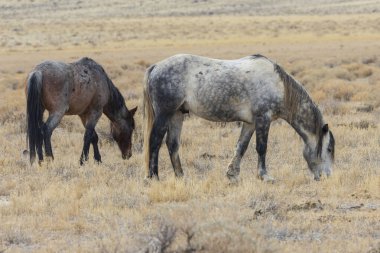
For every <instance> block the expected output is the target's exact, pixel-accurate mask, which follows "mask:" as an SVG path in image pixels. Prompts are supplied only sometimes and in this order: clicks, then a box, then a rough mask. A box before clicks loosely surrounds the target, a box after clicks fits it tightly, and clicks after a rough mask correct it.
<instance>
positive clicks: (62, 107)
mask: <svg viewBox="0 0 380 253" xmlns="http://www.w3.org/2000/svg"><path fill="white" fill-rule="evenodd" d="M25 93H26V96H27V126H28V129H27V135H28V137H27V141H28V142H29V150H30V151H29V154H30V162H31V163H33V161H34V160H35V156H36V151H37V154H38V158H39V162H41V161H42V160H43V154H42V146H43V144H45V154H46V156H47V157H50V158H51V159H53V151H52V148H51V135H52V132H53V130H54V129H55V128H56V127H57V126H58V124H59V122H60V121H61V119H62V117H63V116H64V115H79V117H80V119H81V121H82V123H83V126H84V127H85V128H86V131H85V134H84V144H83V150H82V155H81V157H80V164H81V165H82V164H83V162H84V160H88V153H89V149H90V144H92V145H93V148H94V158H95V160H96V161H97V162H101V156H100V153H99V149H98V135H97V133H96V131H95V125H96V123H97V122H98V120H99V118H100V116H101V115H102V113H103V112H104V114H105V115H106V116H107V117H108V118H109V119H110V120H111V132H112V136H113V138H114V139H115V140H116V142H117V143H118V146H119V148H120V150H121V153H122V157H123V159H126V158H129V157H130V156H131V155H132V149H131V146H132V143H131V136H132V132H133V129H134V128H135V122H134V119H133V115H134V114H135V112H136V109H137V108H134V109H132V110H130V111H129V110H128V109H127V107H126V106H125V101H124V98H123V96H122V95H121V93H120V92H119V90H118V89H117V88H116V87H115V85H114V84H113V83H112V81H111V80H110V79H109V78H108V76H107V74H106V72H105V71H104V69H103V68H102V66H100V65H99V64H98V63H96V62H95V61H94V60H92V59H89V58H87V57H85V58H82V59H80V60H79V61H77V62H73V63H70V64H66V63H63V62H57V61H45V62H43V63H41V64H39V65H37V66H36V67H35V68H34V69H33V70H32V72H31V73H30V74H29V76H28V79H27V82H26V86H25ZM45 109H46V110H48V111H49V117H48V119H47V121H46V123H44V122H43V113H44V111H45Z"/></svg>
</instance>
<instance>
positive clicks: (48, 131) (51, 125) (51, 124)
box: [42, 112, 65, 159]
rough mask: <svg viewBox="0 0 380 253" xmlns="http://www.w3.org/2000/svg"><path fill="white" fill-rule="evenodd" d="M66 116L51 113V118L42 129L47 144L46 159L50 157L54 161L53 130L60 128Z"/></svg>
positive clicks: (61, 113)
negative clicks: (59, 125)
mask: <svg viewBox="0 0 380 253" xmlns="http://www.w3.org/2000/svg"><path fill="white" fill-rule="evenodd" d="M64 114H65V113H64V112H52V113H49V117H48V119H47V121H46V123H45V124H44V125H43V127H42V133H43V136H44V142H45V154H46V157H50V158H51V159H54V156H53V150H52V147H51V135H52V133H53V130H54V129H55V128H56V127H57V126H58V124H59V122H60V121H61V119H62V117H63V115H64Z"/></svg>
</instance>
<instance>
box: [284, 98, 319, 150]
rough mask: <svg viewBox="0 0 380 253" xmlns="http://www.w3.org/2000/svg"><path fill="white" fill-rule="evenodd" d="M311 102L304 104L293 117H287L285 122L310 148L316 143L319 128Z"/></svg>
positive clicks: (317, 116) (317, 118) (317, 117)
mask: <svg viewBox="0 0 380 253" xmlns="http://www.w3.org/2000/svg"><path fill="white" fill-rule="evenodd" d="M314 106H315V105H314V104H313V102H311V101H307V102H305V103H304V104H303V105H302V106H300V107H299V109H298V110H297V111H296V112H295V113H294V115H291V116H289V115H288V116H287V117H286V120H287V121H288V122H289V124H290V125H291V126H292V127H293V128H294V130H295V131H296V132H297V133H298V134H299V135H300V136H301V138H302V140H303V141H304V143H305V144H307V145H309V146H312V145H315V144H316V141H317V135H318V134H317V131H318V129H317V127H318V126H319V124H320V123H319V121H320V120H321V119H320V118H319V115H317V113H319V111H318V112H316V110H318V109H317V108H315V107H314Z"/></svg>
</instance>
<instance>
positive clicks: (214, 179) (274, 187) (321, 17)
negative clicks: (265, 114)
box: [0, 0, 380, 253]
mask: <svg viewBox="0 0 380 253" xmlns="http://www.w3.org/2000/svg"><path fill="white" fill-rule="evenodd" d="M276 2H277V1H269V0H266V1H246V0H239V1H234V2H233V3H230V1H224V0H221V1H212V0H193V1H185V0H181V1H169V0H150V1H124V2H123V1H109V2H107V3H103V1H99V0H95V1H73V0H69V1H64V2H63V1H43V0H31V1H26V0H18V1H16V0H12V1H0V147H1V149H0V151H1V152H0V252H6V253H8V252H380V191H379V188H380V187H379V186H380V177H379V176H380V2H379V1H338V0H334V1H331V0H329V1H325V0H317V1H312V2H311V3H310V2H309V1H305V0H295V1H294V0H293V1H290V0H284V1H279V3H276ZM177 53H192V54H198V55H204V56H209V57H213V58H223V59H237V58H241V57H244V56H247V55H252V54H257V53H260V54H263V55H265V56H267V57H269V58H271V59H272V60H274V61H276V62H277V63H278V64H280V65H281V66H283V67H284V69H285V70H287V71H288V72H289V73H291V74H292V75H293V76H294V77H295V78H296V79H297V80H299V81H300V82H301V83H302V84H303V85H304V86H305V88H306V89H307V90H308V92H309V94H310V95H311V97H312V98H313V100H314V101H315V102H316V103H317V104H318V106H319V108H320V109H321V111H322V113H323V115H324V119H325V121H326V122H327V123H328V124H329V126H330V129H331V130H332V132H333V133H334V135H335V140H336V158H335V165H334V170H333V174H332V176H331V177H330V178H323V180H321V181H319V182H316V181H314V180H313V178H312V175H311V173H310V172H309V170H308V168H307V164H306V162H305V160H304V159H303V157H302V149H303V142H302V140H301V138H300V137H299V136H298V135H297V134H296V132H295V131H294V130H293V129H292V128H291V127H290V126H289V125H288V124H287V123H286V122H285V121H283V120H278V121H276V122H274V123H273V124H272V126H271V130H270V134H269V144H268V153H267V165H268V170H269V173H270V175H272V176H273V177H275V178H276V179H277V181H276V182H275V183H274V184H269V183H264V182H262V181H260V180H259V179H257V170H256V167H257V155H256V151H255V139H254V138H252V141H251V144H250V146H249V148H248V150H247V152H246V155H245V156H244V158H243V160H242V165H241V174H240V179H239V181H238V183H235V184H231V183H230V182H229V181H228V179H227V178H226V177H225V172H226V170H227V166H228V163H229V162H230V160H231V158H232V156H233V152H234V148H235V145H236V142H237V139H238V136H239V133H240V127H239V124H238V123H213V122H208V121H205V120H202V119H200V118H197V117H196V116H194V115H192V114H190V115H189V116H187V117H186V120H185V122H184V127H183V131H182V139H181V148H180V156H181V160H182V165H183V168H184V172H185V176H184V178H183V179H176V178H175V177H174V172H173V170H172V167H171V163H170V159H169V156H168V152H167V149H166V147H165V145H163V146H162V148H161V152H160V160H159V169H160V171H159V173H160V181H152V182H150V183H146V182H145V181H144V176H145V171H144V168H143V160H144V159H143V154H142V150H143V144H142V143H143V113H142V97H143V96H142V87H143V76H144V72H145V69H146V68H147V67H148V66H149V65H150V64H153V63H155V62H157V61H160V60H161V59H164V58H166V57H169V56H171V55H174V54H177ZM84 56H88V57H91V58H93V59H94V60H96V61H97V62H99V63H100V64H101V65H102V66H103V67H104V69H105V70H106V72H107V73H108V74H109V76H110V77H111V79H112V80H113V82H114V83H115V85H116V86H117V87H118V88H119V89H120V91H121V93H122V94H123V96H124V97H125V100H126V105H127V107H128V108H133V107H134V106H136V105H137V106H139V109H138V111H137V113H136V116H135V119H136V131H135V132H134V136H133V156H132V157H131V158H130V159H129V160H122V158H121V154H120V151H119V149H118V147H117V145H116V143H115V142H114V141H113V140H112V138H111V136H110V133H109V121H108V119H107V118H106V117H105V116H104V115H103V117H102V118H101V120H100V121H99V123H98V125H97V127H96V129H97V132H98V133H99V136H100V152H101V155H102V159H103V163H101V164H99V165H98V164H96V163H95V162H94V161H93V159H90V160H89V162H88V163H86V164H85V165H84V166H79V157H80V153H81V149H82V145H83V134H84V128H83V126H82V124H81V122H80V119H79V118H78V117H76V116H66V117H64V119H63V120H62V122H61V124H60V125H59V127H58V128H57V129H56V130H55V131H54V133H53V136H52V145H53V152H54V155H55V160H54V161H52V162H50V163H48V162H45V163H43V164H42V166H38V164H34V165H33V166H31V165H30V164H29V161H28V158H27V157H25V156H23V151H24V150H25V147H26V132H25V129H26V122H25V111H26V100H25V94H24V83H25V79H26V77H27V75H28V73H29V71H30V70H31V69H32V68H33V67H34V66H35V65H36V64H38V63H40V62H41V61H43V60H47V59H54V60H60V61H64V62H72V61H75V60H78V59H79V58H81V57H84ZM90 156H91V157H90V158H92V149H91V150H90Z"/></svg>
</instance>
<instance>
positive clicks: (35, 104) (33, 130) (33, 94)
mask: <svg viewBox="0 0 380 253" xmlns="http://www.w3.org/2000/svg"><path fill="white" fill-rule="evenodd" d="M41 89H42V73H41V72H39V71H36V72H33V73H31V74H30V75H29V79H28V82H27V95H26V96H27V102H26V117H27V126H28V129H27V140H28V141H29V154H30V163H31V164H33V162H34V160H35V158H36V150H37V151H38V150H39V151H38V153H39V158H40V160H42V144H43V135H42V124H43V122H42V118H43V114H44V107H43V105H42V101H41Z"/></svg>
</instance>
